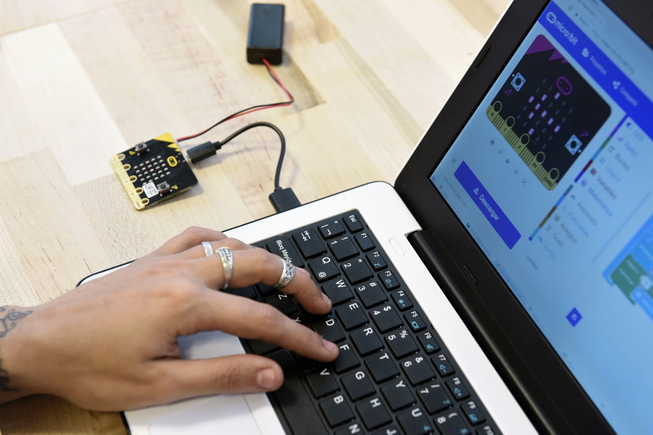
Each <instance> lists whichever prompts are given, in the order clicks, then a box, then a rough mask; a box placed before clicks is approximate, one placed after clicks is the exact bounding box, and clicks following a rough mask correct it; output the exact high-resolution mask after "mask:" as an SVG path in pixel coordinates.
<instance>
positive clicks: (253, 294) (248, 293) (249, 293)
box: [222, 286, 256, 299]
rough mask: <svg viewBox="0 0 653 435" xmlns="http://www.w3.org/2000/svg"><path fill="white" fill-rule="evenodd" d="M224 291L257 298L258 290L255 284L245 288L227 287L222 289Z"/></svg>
mask: <svg viewBox="0 0 653 435" xmlns="http://www.w3.org/2000/svg"><path fill="white" fill-rule="evenodd" d="M222 291H223V292H224V293H229V294H230V295H236V296H242V297H244V298H248V299H256V290H254V286H249V287H243V288H231V287H230V288H226V289H224V290H222Z"/></svg>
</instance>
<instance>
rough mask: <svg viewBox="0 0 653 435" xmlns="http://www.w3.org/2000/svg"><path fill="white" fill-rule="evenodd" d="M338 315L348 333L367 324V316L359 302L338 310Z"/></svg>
mask: <svg viewBox="0 0 653 435" xmlns="http://www.w3.org/2000/svg"><path fill="white" fill-rule="evenodd" d="M336 314H337V315H338V318H339V319H340V321H341V322H342V324H343V325H344V327H345V329H346V330H348V331H349V330H352V329H354V328H356V327H358V326H361V325H364V324H366V323H367V316H365V313H364V312H363V310H362V309H361V307H360V306H359V305H358V302H352V303H350V304H347V305H343V306H340V307H338V308H336Z"/></svg>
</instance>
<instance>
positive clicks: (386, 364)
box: [365, 352, 399, 382]
mask: <svg viewBox="0 0 653 435" xmlns="http://www.w3.org/2000/svg"><path fill="white" fill-rule="evenodd" d="M365 364H366V365H367V368H368V369H369V370H370V372H371V373H372V376H373V377H374V379H375V380H376V382H383V381H385V380H387V379H390V378H394V377H395V376H397V375H398V374H399V371H398V370H397V367H396V366H395V363H394V362H392V358H390V355H388V354H387V353H386V352H384V353H381V354H375V355H372V356H370V357H368V358H367V359H365Z"/></svg>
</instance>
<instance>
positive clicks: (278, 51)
mask: <svg viewBox="0 0 653 435" xmlns="http://www.w3.org/2000/svg"><path fill="white" fill-rule="evenodd" d="M284 15H285V7H284V5H280V4H267V3H265V4H263V3H254V4H252V8H251V9H250V14H249V31H248V35H247V62H249V63H253V64H262V63H263V60H262V59H263V58H265V59H267V61H268V62H270V64H272V65H280V64H281V61H282V60H283V55H282V46H283V20H284Z"/></svg>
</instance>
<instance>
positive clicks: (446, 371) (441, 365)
mask: <svg viewBox="0 0 653 435" xmlns="http://www.w3.org/2000/svg"><path fill="white" fill-rule="evenodd" d="M432 361H433V365H435V368H436V369H438V371H439V372H440V376H449V375H453V374H454V373H455V372H456V371H455V370H454V368H453V366H452V365H451V363H450V362H449V360H448V359H447V357H446V356H445V355H444V354H442V353H441V354H439V355H436V356H434V357H433V358H432Z"/></svg>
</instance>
